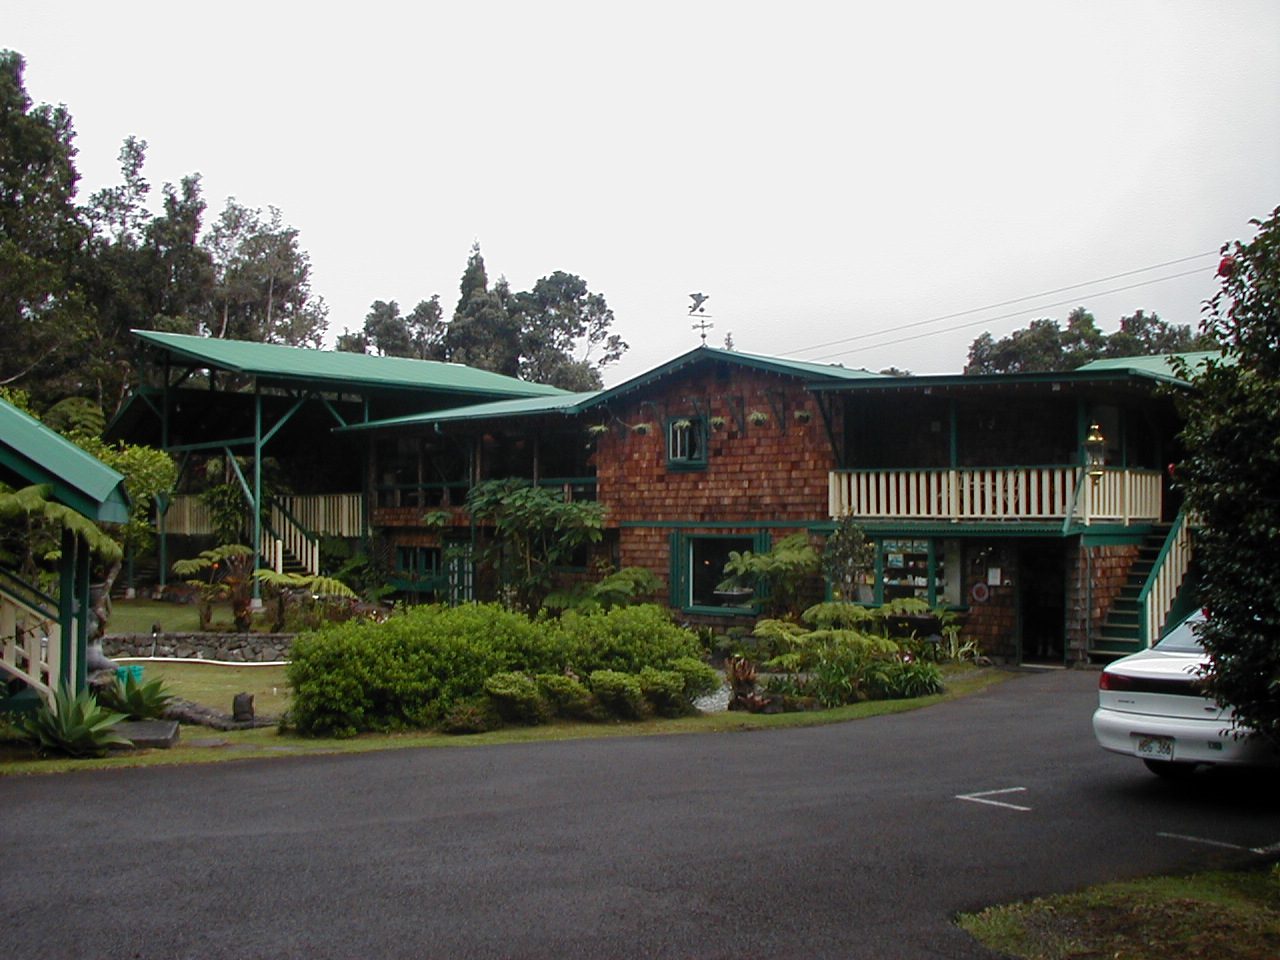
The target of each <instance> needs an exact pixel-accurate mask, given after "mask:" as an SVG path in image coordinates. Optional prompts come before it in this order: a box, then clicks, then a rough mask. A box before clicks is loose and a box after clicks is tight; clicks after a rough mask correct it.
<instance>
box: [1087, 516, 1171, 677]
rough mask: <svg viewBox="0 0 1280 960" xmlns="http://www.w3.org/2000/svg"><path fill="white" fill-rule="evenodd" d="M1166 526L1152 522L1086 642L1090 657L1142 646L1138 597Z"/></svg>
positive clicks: (1123, 652) (1101, 658) (1114, 654)
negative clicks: (1101, 618)
mask: <svg viewBox="0 0 1280 960" xmlns="http://www.w3.org/2000/svg"><path fill="white" fill-rule="evenodd" d="M1169 529H1170V525H1169V524H1167V523H1166V524H1158V525H1156V526H1153V527H1152V528H1151V532H1150V533H1148V534H1147V535H1146V537H1145V538H1144V539H1143V541H1142V544H1141V545H1140V546H1139V547H1138V557H1137V559H1136V560H1134V562H1133V566H1132V567H1130V568H1129V577H1128V579H1127V580H1126V581H1125V584H1124V587H1122V588H1121V590H1120V593H1119V594H1118V595H1117V596H1116V598H1115V600H1114V601H1113V602H1112V604H1111V609H1110V610H1108V611H1107V616H1106V619H1105V620H1103V622H1102V627H1101V629H1100V630H1099V631H1098V634H1097V635H1096V636H1095V637H1093V641H1092V643H1091V644H1090V646H1089V657H1090V659H1092V660H1096V661H1102V662H1105V661H1110V660H1115V659H1117V658H1118V657H1124V656H1128V655H1129V654H1131V653H1137V652H1138V651H1139V650H1141V649H1142V648H1143V643H1142V640H1141V636H1140V635H1141V625H1142V613H1141V607H1140V597H1141V595H1142V589H1143V587H1144V586H1145V585H1146V582H1147V580H1148V578H1149V577H1150V576H1151V572H1152V569H1153V567H1154V566H1155V563H1156V560H1157V559H1158V558H1159V556H1160V551H1161V548H1162V547H1163V546H1164V542H1165V539H1166V538H1167V537H1168V535H1169Z"/></svg>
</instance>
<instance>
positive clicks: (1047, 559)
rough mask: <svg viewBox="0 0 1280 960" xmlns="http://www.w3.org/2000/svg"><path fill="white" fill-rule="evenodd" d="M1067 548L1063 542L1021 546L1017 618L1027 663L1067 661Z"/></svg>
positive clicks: (1039, 541) (1026, 542) (1019, 547)
mask: <svg viewBox="0 0 1280 960" xmlns="http://www.w3.org/2000/svg"><path fill="white" fill-rule="evenodd" d="M1066 586H1067V580H1066V547H1065V544H1064V542H1063V541H1062V540H1025V541H1023V542H1022V543H1020V544H1019V545H1018V614H1019V616H1018V619H1019V622H1020V624H1021V627H1022V630H1021V636H1020V641H1021V650H1022V661H1023V662H1024V663H1063V662H1065V660H1066V644H1065V638H1066V612H1067V611H1066Z"/></svg>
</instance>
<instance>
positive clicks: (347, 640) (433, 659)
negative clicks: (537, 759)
mask: <svg viewBox="0 0 1280 960" xmlns="http://www.w3.org/2000/svg"><path fill="white" fill-rule="evenodd" d="M700 652H701V651H700V648H699V645H698V638H697V636H696V635H695V634H694V633H692V632H691V631H689V630H685V629H682V628H680V627H678V626H676V625H675V624H674V623H672V622H671V619H670V617H669V616H668V615H667V614H666V613H665V612H664V611H663V610H661V609H660V608H658V607H655V606H652V605H649V606H639V607H619V608H615V609H613V610H609V611H595V612H589V613H587V612H569V613H566V614H565V615H564V616H563V617H562V618H561V619H560V620H558V621H557V620H555V619H553V618H551V617H549V616H547V617H540V618H539V619H538V620H536V621H530V619H529V618H528V617H526V616H524V615H523V614H520V613H516V612H512V611H510V610H507V609H505V608H503V607H500V606H497V605H495V604H471V605H467V606H463V607H455V608H448V607H439V606H424V607H415V608H413V609H411V610H409V611H407V612H404V613H401V614H398V615H396V616H394V617H392V618H391V619H389V620H388V621H386V622H385V623H381V624H377V623H369V622H362V621H352V622H348V623H342V624H334V625H330V626H328V627H325V628H324V629H322V630H319V631H316V632H314V633H309V634H304V635H302V636H300V637H299V638H298V639H297V640H296V641H295V643H294V647H293V662H292V663H291V664H290V666H289V671H288V676H289V682H290V684H291V685H292V686H293V690H294V696H293V706H292V710H291V712H290V715H289V717H288V719H287V722H288V723H289V724H291V725H292V726H294V727H296V728H297V729H298V730H299V731H300V732H302V733H306V734H319V735H330V736H354V735H355V734H356V733H359V732H361V731H364V730H393V729H399V728H403V727H425V726H431V725H433V724H437V723H441V722H442V721H443V719H444V717H445V715H446V714H447V713H448V712H449V710H450V708H451V707H452V705H453V704H454V703H456V702H459V701H462V700H467V699H470V698H475V697H485V696H489V695H491V696H492V697H493V698H494V700H495V706H496V709H497V710H498V711H500V712H501V713H502V714H503V715H504V716H505V717H506V718H507V719H509V720H511V721H513V722H521V723H529V722H540V721H541V720H545V719H547V718H548V716H549V715H550V714H551V712H552V710H553V709H554V711H555V712H557V713H560V714H562V715H564V716H575V717H581V718H584V719H591V718H595V717H598V716H599V711H598V709H597V707H596V703H595V701H594V700H593V699H592V696H591V694H592V692H593V691H594V692H595V693H596V695H597V696H598V697H599V698H600V699H601V700H604V699H605V695H601V694H600V692H599V691H598V690H595V683H594V681H593V682H592V683H591V690H588V689H587V688H586V687H584V686H582V684H581V683H580V682H577V681H573V680H572V678H571V677H568V676H564V677H561V678H559V679H551V678H552V677H556V676H557V675H561V674H565V673H567V672H569V671H570V668H571V670H572V672H576V673H577V674H579V675H583V676H586V675H589V674H591V673H592V671H615V672H618V673H621V674H627V675H631V679H632V681H634V683H635V685H636V686H635V695H634V696H632V694H631V691H630V688H629V687H626V686H625V685H624V687H622V688H619V687H617V685H616V684H615V685H612V686H611V685H610V684H609V681H608V680H606V681H604V682H605V685H606V686H607V687H608V690H609V694H608V695H610V696H612V697H613V699H612V701H611V702H610V704H609V709H610V710H611V711H612V712H614V713H617V714H618V715H620V716H636V715H639V714H640V713H642V712H643V694H642V692H641V691H640V688H639V681H638V680H637V679H636V678H635V676H634V675H636V674H638V673H639V672H640V671H641V670H643V669H644V668H645V667H651V668H653V669H655V670H659V671H674V672H675V673H677V674H678V675H679V678H680V685H681V690H682V694H681V695H682V696H686V695H687V694H688V693H689V692H691V691H698V692H701V691H703V690H706V689H708V688H709V689H714V683H715V681H714V679H713V678H714V671H712V670H710V668H708V667H706V666H705V664H701V662H700V658H699V656H698V655H699V653H700ZM686 661H693V663H688V662H686ZM677 664H680V665H679V666H677ZM513 675H518V678H517V676H513ZM535 678H536V679H535ZM487 682H488V683H487Z"/></svg>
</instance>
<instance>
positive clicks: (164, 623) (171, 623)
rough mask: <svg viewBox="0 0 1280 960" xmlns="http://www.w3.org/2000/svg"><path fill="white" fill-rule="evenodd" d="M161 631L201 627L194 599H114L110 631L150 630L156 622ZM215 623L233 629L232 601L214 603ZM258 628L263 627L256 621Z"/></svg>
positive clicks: (255, 626)
mask: <svg viewBox="0 0 1280 960" xmlns="http://www.w3.org/2000/svg"><path fill="white" fill-rule="evenodd" d="M157 623H158V624H160V627H161V632H162V633H191V632H194V631H196V630H199V629H200V614H199V613H198V612H197V611H196V605H195V604H194V603H170V602H169V601H167V600H115V601H112V604H111V618H110V619H109V620H108V621H107V633H150V632H151V627H152V625H153V624H157ZM213 625H214V626H215V627H222V628H224V629H230V627H231V625H232V619H231V604H230V603H215V604H214V605H213ZM254 628H255V629H264V628H263V627H262V626H261V625H260V624H259V623H258V622H257V621H255V623H254Z"/></svg>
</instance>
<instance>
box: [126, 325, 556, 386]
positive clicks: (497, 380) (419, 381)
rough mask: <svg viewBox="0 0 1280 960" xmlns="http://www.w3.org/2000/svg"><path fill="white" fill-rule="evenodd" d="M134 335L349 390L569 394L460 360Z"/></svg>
mask: <svg viewBox="0 0 1280 960" xmlns="http://www.w3.org/2000/svg"><path fill="white" fill-rule="evenodd" d="M132 333H133V335H134V336H135V337H137V338H138V339H139V340H141V341H142V342H143V343H146V344H148V345H150V346H153V347H158V348H159V349H161V350H165V351H167V352H169V353H170V354H172V355H173V356H174V357H175V358H178V359H180V360H185V361H189V362H191V363H194V364H195V365H197V366H207V367H213V368H216V369H219V370H231V371H234V372H236V373H244V374H249V375H252V376H256V377H262V378H264V379H274V380H303V381H306V382H307V383H325V384H331V385H337V386H343V387H346V388H348V389H358V388H361V387H363V388H382V389H396V390H422V391H432V392H437V393H462V394H471V395H475V396H480V397H489V398H497V397H542V396H553V395H558V394H561V393H564V392H565V391H563V390H561V389H559V388H558V387H552V386H548V385H546V384H542V383H528V382H526V381H524V380H518V379H516V378H515V377H507V376H503V375H502V374H500V373H491V372H490V371H488V370H477V369H475V368H474V367H467V366H464V365H462V364H460V363H441V362H439V361H436V360H411V359H408V358H406V357H375V356H370V355H369V354H364V353H343V352H340V351H336V350H312V349H308V348H305V347H288V346H284V345H282V344H278V343H254V342H249V341H246V340H219V339H216V338H212V337H193V336H189V335H186V334H180V333H158V332H156V331H154V330H134V331H132Z"/></svg>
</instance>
